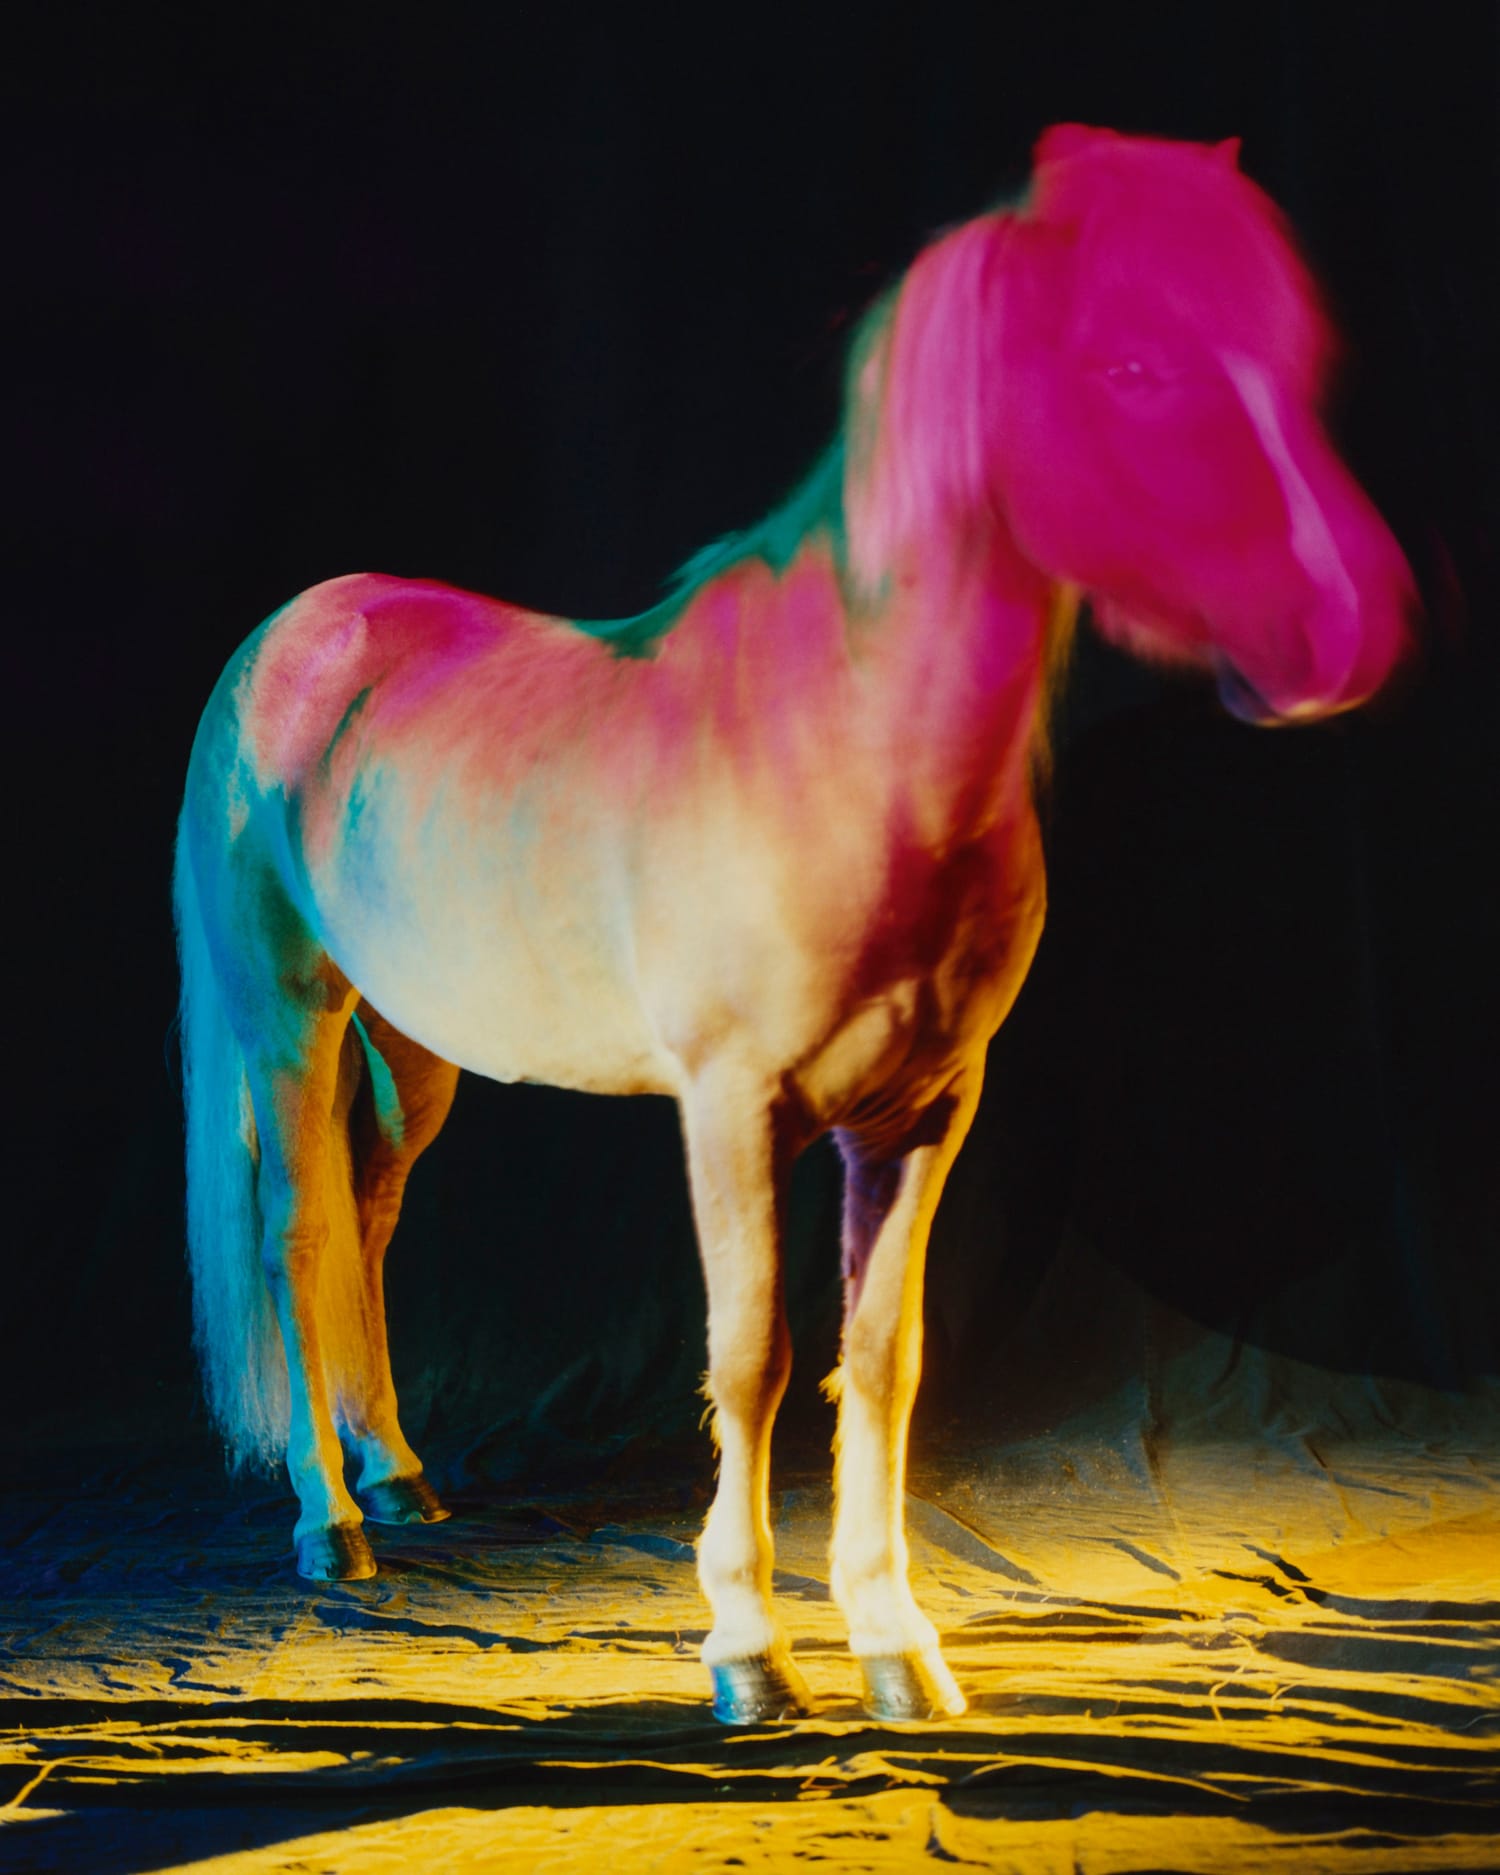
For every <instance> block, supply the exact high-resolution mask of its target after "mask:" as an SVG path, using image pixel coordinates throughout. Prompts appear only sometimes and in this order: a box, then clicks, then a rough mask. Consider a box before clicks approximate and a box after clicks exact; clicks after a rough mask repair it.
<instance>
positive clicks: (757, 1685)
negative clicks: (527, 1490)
mask: <svg viewBox="0 0 1500 1875" xmlns="http://www.w3.org/2000/svg"><path fill="white" fill-rule="evenodd" d="M682 1115H683V1133H684V1137H685V1140H686V1145H687V1155H688V1173H689V1178H690V1181H691V1184H692V1193H693V1214H694V1219H695V1221H696V1224H697V1230H698V1245H699V1250H700V1253H701V1255H702V1259H703V1271H704V1280H705V1286H706V1288H707V1291H708V1394H709V1398H710V1399H711V1401H712V1402H713V1409H714V1439H715V1442H716V1444H717V1445H718V1448H719V1482H718V1489H717V1491H716V1493H715V1495H714V1501H713V1506H712V1508H711V1509H710V1511H709V1514H708V1521H707V1523H706V1524H705V1525H704V1529H703V1535H702V1538H701V1539H700V1541H699V1544H698V1576H699V1580H700V1581H701V1583H702V1585H703V1592H704V1594H705V1595H706V1596H707V1598H708V1602H709V1606H710V1607H711V1608H712V1610H713V1617H714V1619H713V1627H712V1628H711V1630H710V1631H709V1635H708V1638H707V1639H706V1640H705V1642H704V1643H703V1661H704V1664H705V1665H706V1666H707V1667H708V1668H709V1670H710V1672H711V1674H712V1676H713V1683H714V1715H715V1717H717V1718H719V1719H722V1720H724V1721H725V1722H726V1723H728V1724H749V1723H752V1722H754V1721H757V1720H765V1719H778V1718H789V1717H796V1716H797V1715H798V1714H800V1713H802V1712H805V1711H806V1710H807V1694H806V1689H805V1688H804V1686H803V1685H802V1681H801V1678H800V1676H799V1675H798V1673H797V1671H796V1669H795V1668H794V1667H793V1665H792V1661H791V1655H790V1652H789V1651H788V1648H787V1644H786V1641H785V1639H784V1638H783V1636H782V1633H781V1630H780V1627H779V1625H778V1623H777V1621H776V1618H775V1615H774V1613H773V1611H772V1607H771V1560H772V1550H771V1519H770V1502H769V1495H770V1494H769V1477H770V1459H771V1422H772V1420H773V1418H774V1417H775V1413H776V1408H777V1407H778V1406H779V1405H780V1403H781V1396H782V1394H783V1393H784V1392H785V1390H786V1383H787V1375H788V1373H789V1371H790V1367H791V1340H790V1336H789V1334H788V1331H787V1325H786V1314H785V1309H784V1306H783V1297H782V1274H781V1240H780V1239H781V1231H780V1222H781V1220H780V1211H781V1200H782V1189H783V1186H784V1177H785V1170H786V1168H785V1166H784V1165H782V1164H781V1163H780V1162H779V1161H780V1154H779V1153H778V1151H777V1144H776V1139H775V1129H774V1124H773V1118H772V1112H771V1107H770V1103H769V1102H768V1100H767V1098H766V1096H765V1091H764V1089H763V1087H762V1086H760V1085H759V1083H758V1082H757V1080H756V1079H755V1077H743V1078H741V1077H737V1076H733V1075H726V1074H718V1075H711V1076H705V1077H701V1078H700V1080H699V1081H698V1083H697V1084H695V1086H694V1087H693V1088H692V1089H691V1091H690V1092H689V1094H688V1095H687V1096H686V1097H685V1098H684V1099H683V1102H682Z"/></svg>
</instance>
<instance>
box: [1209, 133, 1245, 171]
mask: <svg viewBox="0 0 1500 1875" xmlns="http://www.w3.org/2000/svg"><path fill="white" fill-rule="evenodd" d="M1241 141H1242V139H1241V138H1239V137H1226V138H1225V139H1224V141H1223V142H1222V143H1214V144H1210V146H1209V151H1208V153H1209V155H1210V156H1211V157H1212V158H1213V160H1214V161H1215V162H1216V163H1218V164H1219V165H1220V166H1221V167H1222V168H1224V169H1238V168H1239V166H1240V143H1241Z"/></svg>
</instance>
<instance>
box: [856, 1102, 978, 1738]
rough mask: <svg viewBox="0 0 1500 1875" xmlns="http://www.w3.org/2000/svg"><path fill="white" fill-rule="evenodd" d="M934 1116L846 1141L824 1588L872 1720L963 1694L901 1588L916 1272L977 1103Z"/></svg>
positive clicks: (918, 1335) (925, 1710)
mask: <svg viewBox="0 0 1500 1875" xmlns="http://www.w3.org/2000/svg"><path fill="white" fill-rule="evenodd" d="M973 1082H974V1084H973V1086H972V1088H969V1089H955V1090H954V1091H953V1093H952V1094H951V1096H950V1097H949V1098H948V1099H947V1100H945V1101H942V1102H939V1103H938V1104H937V1105H935V1106H934V1107H933V1108H931V1109H929V1111H928V1113H927V1115H926V1116H924V1120H923V1122H922V1123H921V1124H920V1126H919V1128H918V1129H917V1131H916V1132H915V1133H914V1134H913V1135H912V1136H911V1137H909V1138H908V1139H907V1140H906V1141H904V1142H903V1144H902V1145H901V1147H899V1148H898V1149H896V1150H894V1151H893V1150H890V1149H879V1148H875V1147H872V1146H869V1145H866V1144H865V1143H863V1142H861V1141H860V1140H859V1139H858V1138H857V1137H854V1136H852V1135H849V1134H845V1133H841V1134H840V1135H839V1149H840V1151H841V1153H842V1155H843V1159H844V1174H845V1191H844V1278H845V1314H844V1349H843V1362H842V1366H841V1368H840V1370H839V1375H838V1396H839V1424H838V1444H837V1451H838V1465H837V1478H836V1489H835V1498H836V1503H835V1510H834V1527H833V1548H832V1558H831V1561H832V1567H831V1570H830V1577H831V1585H832V1588H833V1595H834V1599H835V1601H837V1602H838V1604H839V1607H840V1608H841V1609H842V1610H843V1613H844V1617H845V1619H846V1620H847V1621H848V1624H849V1646H850V1649H851V1651H852V1652H853V1653H854V1655H855V1657H856V1658H857V1659H858V1661H859V1663H860V1667H861V1670H862V1672H863V1675H864V1682H865V1706H866V1709H867V1710H868V1711H869V1712H870V1714H871V1716H872V1717H874V1718H879V1719H927V1718H942V1717H947V1716H956V1715H957V1714H959V1713H961V1712H962V1711H963V1710H964V1697H963V1694H962V1693H961V1692H960V1691H959V1690H958V1687H957V1685H956V1684H955V1682H954V1679H953V1675H952V1674H951V1673H950V1672H949V1670H948V1667H947V1664H946V1662H945V1661H944V1660H943V1657H942V1654H941V1652H940V1651H939V1647H938V1637H937V1631H936V1629H935V1628H934V1627H933V1625H932V1623H931V1622H930V1621H929V1620H928V1619H927V1617H926V1615H924V1614H923V1613H922V1611H921V1610H920V1609H919V1608H918V1607H917V1604H916V1601H915V1599H914V1598H913V1596H912V1592H911V1586H910V1584H909V1582H908V1580H907V1568H908V1553H907V1547H906V1531H905V1515H904V1502H905V1494H906V1442H907V1430H908V1426H909V1424H910V1420H911V1409H912V1404H913V1402H914V1400H915V1398H916V1392H917V1381H918V1378H919V1377H920V1374H921V1369H922V1270H923V1264H924V1261H925V1257H926V1250H927V1237H928V1232H929V1230H930V1228H931V1224H932V1218H933V1214H934V1212H935V1211H936V1210H937V1204H938V1199H939V1197H940V1196H941V1194H942V1188H943V1182H944V1180H945V1179H946V1178H947V1175H948V1171H949V1168H950V1167H951V1166H952V1164H953V1161H954V1159H955V1157H956V1156H957V1153H958V1149H959V1146H960V1145H961V1144H962V1143H963V1138H964V1135H965V1133H966V1132H967V1131H968V1127H969V1121H970V1120H971V1118H972V1117H973V1112H974V1106H975V1103H976V1102H977V1099H978V1091H979V1090H978V1075H977V1074H976V1075H974V1077H973Z"/></svg>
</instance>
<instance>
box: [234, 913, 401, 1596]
mask: <svg viewBox="0 0 1500 1875" xmlns="http://www.w3.org/2000/svg"><path fill="white" fill-rule="evenodd" d="M275 890H276V889H275V887H274V886H270V887H268V889H267V891H266V893H265V894H264V895H263V898H264V899H265V900H269V899H271V898H273V897H274V895H275ZM261 935H262V937H263V939H264V945H263V947H247V952H246V954H247V955H261V956H264V957H268V958H270V959H272V960H273V969H272V970H271V971H267V972H262V973H257V980H256V981H255V982H248V981H247V982H242V983H241V985H240V986H239V995H238V997H237V1006H238V1016H239V1021H238V1024H237V1026H238V1027H239V1029H240V1036H241V1043H242V1046H243V1048H244V1051H245V1070H246V1074H247V1077H248V1079H249V1083H250V1099H251V1104H252V1106H253V1108H254V1111H255V1122H256V1132H257V1135H258V1139H259V1145H260V1169H259V1174H258V1179H257V1197H258V1200H259V1204H260V1212H261V1218H262V1222H263V1227H264V1235H263V1238H262V1247H261V1262H262V1268H263V1269H264V1272H265V1276H266V1282H267V1286H268V1287H269V1289H270V1292H271V1299H272V1301H273V1303H274V1305H275V1309H276V1316H277V1320H278V1322H279V1324H280V1328H281V1339H282V1345H283V1347H284V1348H285V1350H286V1365H287V1380H288V1390H289V1393H290V1399H291V1421H290V1427H289V1431H288V1436H287V1454H286V1457H287V1470H288V1472H289V1473H290V1475H291V1481H292V1488H293V1489H294V1490H295V1491H296V1493H297V1499H298V1503H299V1504H300V1506H301V1513H300V1515H299V1516H298V1518H297V1523H296V1527H295V1529H294V1532H293V1536H294V1540H295V1543H296V1549H297V1570H298V1573H299V1574H301V1575H304V1576H307V1577H310V1578H311V1579H313V1580H314V1581H330V1580H348V1579H351V1578H354V1577H359V1576H370V1575H373V1574H374V1573H375V1559H374V1556H373V1555H372V1554H371V1551H370V1546H369V1543H368V1541H367V1540H366V1538H365V1535H364V1532H363V1530H362V1529H361V1528H360V1524H361V1522H362V1518H361V1515H360V1511H359V1508H358V1506H357V1505H356V1504H355V1502H354V1500H353V1498H352V1497H351V1496H350V1495H349V1492H348V1490H347V1488H346V1487H345V1484H344V1460H343V1452H342V1449H341V1447H340V1445H339V1438H338V1432H337V1429H336V1426H335V1423H334V1414H333V1401H332V1399H331V1397H330V1387H329V1378H328V1375H329V1368H330V1367H331V1366H332V1365H334V1361H333V1360H332V1359H331V1358H330V1356H331V1351H332V1349H334V1348H335V1347H337V1346H338V1345H340V1344H341V1343H344V1342H347V1341H348V1340H349V1339H351V1338H357V1336H358V1333H359V1324H358V1323H350V1322H345V1321H341V1320H336V1319H331V1318H329V1312H328V1311H327V1310H326V1308H325V1307H324V1306H322V1305H321V1303H320V1293H319V1291H320V1285H321V1283H322V1279H323V1277H324V1273H325V1272H324V1265H325V1263H326V1262H327V1260H328V1259H329V1257H330V1255H331V1256H333V1257H335V1258H336V1257H338V1256H340V1255H341V1254H342V1255H347V1254H348V1252H349V1248H350V1246H346V1245H344V1244H343V1243H341V1242H338V1241H335V1239H336V1238H337V1237H338V1236H339V1235H340V1234H341V1233H342V1234H347V1235H352V1231H353V1194H352V1192H351V1191H350V1190H349V1185H348V1179H349V1167H348V1158H347V1152H346V1151H345V1150H343V1147H342V1142H341V1141H340V1140H339V1139H338V1134H337V1130H336V1120H337V1115H336V1108H337V1104H338V1093H339V1057H340V1049H341V1045H342V1042H343V1038H344V1033H345V1030H346V1028H347V1026H348V1022H349V1015H350V1012H351V1010H352V1009H353V1007H354V1003H355V1001H356V993H355V991H354V989H353V988H352V986H351V985H350V984H349V983H348V981H347V979H346V978H345V977H344V976H343V974H342V972H341V971H339V970H338V969H337V967H336V966H335V965H334V964H333V962H332V960H331V959H330V958H328V957H327V956H326V954H324V953H323V952H322V951H321V950H320V949H319V948H318V947H317V945H316V943H315V942H314V941H313V940H312V939H311V937H310V936H308V935H307V934H306V933H305V932H304V931H303V930H302V928H301V926H300V921H298V920H296V918H295V915H294V914H291V913H290V911H289V908H288V909H287V911H286V914H285V915H284V916H281V917H277V918H271V917H267V918H266V919H265V920H264V930H263V932H262V934H261Z"/></svg>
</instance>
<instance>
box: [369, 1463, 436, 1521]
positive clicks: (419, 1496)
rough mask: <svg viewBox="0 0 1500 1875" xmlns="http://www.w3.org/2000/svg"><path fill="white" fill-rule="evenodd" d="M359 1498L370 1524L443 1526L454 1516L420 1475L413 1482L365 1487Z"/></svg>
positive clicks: (394, 1480)
mask: <svg viewBox="0 0 1500 1875" xmlns="http://www.w3.org/2000/svg"><path fill="white" fill-rule="evenodd" d="M358 1497H359V1507H360V1509H361V1510H362V1511H363V1512H364V1513H365V1515H366V1517H368V1518H369V1520H370V1522H371V1523H444V1522H446V1521H447V1519H448V1518H449V1517H450V1516H451V1515H452V1512H451V1511H448V1510H445V1509H444V1507H443V1504H442V1501H441V1500H440V1499H439V1497H438V1494H437V1492H436V1491H434V1490H433V1488H432V1486H431V1485H430V1484H429V1483H428V1482H427V1479H426V1478H425V1476H424V1475H423V1474H422V1473H421V1472H420V1471H419V1472H417V1473H416V1474H415V1475H414V1476H412V1477H410V1478H387V1479H386V1480H385V1482H384V1483H383V1484H370V1485H366V1486H365V1487H364V1489H363V1490H361V1491H360V1492H359V1493H358Z"/></svg>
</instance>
